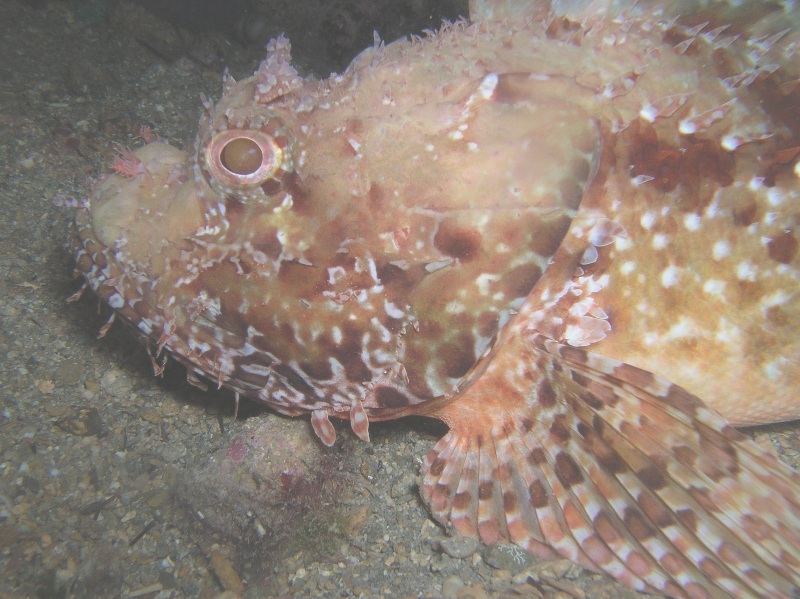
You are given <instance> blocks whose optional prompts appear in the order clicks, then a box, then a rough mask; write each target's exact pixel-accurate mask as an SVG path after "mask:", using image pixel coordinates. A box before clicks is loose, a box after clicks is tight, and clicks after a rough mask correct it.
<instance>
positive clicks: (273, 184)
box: [261, 177, 281, 196]
mask: <svg viewBox="0 0 800 599" xmlns="http://www.w3.org/2000/svg"><path fill="white" fill-rule="evenodd" d="M280 190H281V182H280V181H278V180H277V179H273V178H272V177H270V178H269V179H267V180H266V181H264V182H263V183H262V184H261V191H263V192H264V193H265V194H267V195H268V196H274V195H275V194H277V193H278V192H279V191H280Z"/></svg>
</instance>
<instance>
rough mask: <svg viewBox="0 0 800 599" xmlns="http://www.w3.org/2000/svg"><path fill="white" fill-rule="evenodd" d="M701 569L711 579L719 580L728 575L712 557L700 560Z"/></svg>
mask: <svg viewBox="0 0 800 599" xmlns="http://www.w3.org/2000/svg"><path fill="white" fill-rule="evenodd" d="M700 571H701V572H703V574H705V575H706V576H708V577H709V578H710V579H711V580H718V579H720V578H723V577H725V576H727V575H728V573H727V572H726V571H725V570H723V569H722V566H720V565H719V564H718V563H717V562H715V561H714V560H712V559H711V558H708V557H707V558H705V559H703V560H702V561H701V562H700Z"/></svg>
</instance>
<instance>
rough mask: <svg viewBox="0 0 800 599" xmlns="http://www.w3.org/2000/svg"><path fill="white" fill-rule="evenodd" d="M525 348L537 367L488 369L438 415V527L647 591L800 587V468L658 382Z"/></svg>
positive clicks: (542, 346)
mask: <svg viewBox="0 0 800 599" xmlns="http://www.w3.org/2000/svg"><path fill="white" fill-rule="evenodd" d="M520 346H522V350H517V351H516V357H515V359H516V360H517V361H520V360H523V361H524V364H525V366H524V368H516V369H513V368H510V367H509V365H510V364H511V362H509V364H507V365H506V367H503V365H502V364H499V365H498V366H497V367H495V368H489V369H487V371H486V372H485V373H484V375H483V376H482V377H481V378H480V379H479V380H478V381H476V383H475V384H473V386H472V387H470V388H469V389H467V390H466V391H465V392H464V393H463V395H461V396H459V397H458V398H457V399H456V400H454V401H453V402H452V403H450V404H448V405H447V406H445V407H444V408H442V409H441V410H440V411H439V413H437V414H436V415H437V416H438V417H440V418H441V419H443V420H444V421H445V422H447V423H448V424H449V425H450V432H449V433H448V434H447V435H446V436H445V437H444V438H442V439H441V440H440V441H439V442H438V443H437V444H436V446H435V447H434V448H433V449H432V450H431V451H430V453H429V454H428V456H427V457H426V460H425V477H424V484H423V489H422V492H423V496H424V498H425V500H426V502H427V503H428V505H429V506H430V509H431V511H432V513H433V515H434V517H436V518H437V519H438V520H439V521H441V522H443V523H446V524H452V526H453V527H454V528H455V529H456V530H457V531H458V532H460V533H461V534H465V535H471V536H479V537H480V538H481V539H482V540H483V541H484V542H488V543H492V542H495V541H497V540H500V539H508V540H511V541H513V542H514V543H517V544H519V545H521V546H522V547H525V548H526V549H528V550H529V551H531V552H533V553H535V554H537V555H541V556H545V557H547V556H551V555H553V554H558V555H561V556H563V557H566V558H569V559H571V560H573V561H575V562H577V563H579V564H581V565H583V566H585V567H588V568H591V569H594V570H599V571H604V572H606V573H608V574H610V575H611V576H613V577H614V578H616V579H618V580H620V581H622V582H623V583H625V584H627V585H628V586H630V587H632V588H634V589H637V590H641V591H651V592H660V593H664V594H667V595H669V596H675V597H684V596H691V597H708V596H711V597H730V596H734V597H791V596H793V595H792V593H797V592H798V585H800V504H799V503H798V501H800V499H799V498H800V477H798V475H797V473H795V472H793V471H792V470H791V469H790V468H788V467H787V466H785V465H784V464H782V463H780V462H779V461H778V460H777V459H776V458H775V457H774V456H773V455H772V454H770V453H769V452H767V451H765V450H763V449H761V448H760V447H759V446H757V445H756V444H755V443H754V442H752V441H751V440H749V439H748V438H746V437H745V436H744V435H743V434H741V433H740V432H738V431H737V430H735V429H734V428H732V427H731V426H729V425H728V424H727V423H726V422H725V420H724V419H722V418H721V417H720V416H719V415H717V414H716V413H715V412H713V411H711V410H710V409H708V408H707V407H705V406H704V405H703V404H702V402H700V400H699V399H697V398H696V397H694V396H693V395H691V394H689V393H688V392H686V391H685V390H684V389H682V388H680V387H677V386H675V385H673V384H671V383H669V382H668V381H666V380H664V379H661V378H659V377H657V376H655V375H653V374H651V373H649V372H646V371H643V370H640V369H638V368H635V367H632V366H630V365H627V364H624V363H621V362H617V361H614V360H610V359H607V358H604V357H602V356H598V355H595V354H592V353H590V352H586V351H584V350H580V349H577V348H574V347H570V346H567V345H562V344H559V343H556V342H555V341H552V340H550V339H546V338H544V337H542V336H540V335H532V336H531V337H530V339H528V340H527V341H526V342H524V343H521V344H520ZM520 353H521V354H522V355H520ZM500 359H501V360H502V357H500ZM794 596H796V595H794Z"/></svg>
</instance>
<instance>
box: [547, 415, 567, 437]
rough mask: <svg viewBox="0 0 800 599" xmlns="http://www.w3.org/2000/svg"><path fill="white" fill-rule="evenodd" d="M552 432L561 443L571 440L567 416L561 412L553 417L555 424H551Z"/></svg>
mask: <svg viewBox="0 0 800 599" xmlns="http://www.w3.org/2000/svg"><path fill="white" fill-rule="evenodd" d="M550 434H552V435H553V436H554V437H555V438H556V439H558V440H559V442H561V443H566V442H567V441H569V438H570V436H571V434H570V432H569V427H568V426H567V423H566V416H564V415H563V414H559V415H558V416H556V417H555V418H554V419H553V424H551V425H550Z"/></svg>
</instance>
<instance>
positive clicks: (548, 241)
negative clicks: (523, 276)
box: [529, 216, 572, 256]
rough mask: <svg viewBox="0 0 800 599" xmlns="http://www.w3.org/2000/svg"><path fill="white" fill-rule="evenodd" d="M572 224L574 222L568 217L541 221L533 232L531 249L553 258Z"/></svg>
mask: <svg viewBox="0 0 800 599" xmlns="http://www.w3.org/2000/svg"><path fill="white" fill-rule="evenodd" d="M571 222H572V220H571V219H570V218H569V217H568V216H560V217H558V218H556V219H554V220H549V221H541V222H540V224H539V226H538V227H537V228H536V229H535V230H533V231H532V232H531V241H530V244H529V247H530V248H531V249H532V250H533V251H534V252H536V253H537V254H539V255H540V256H552V255H553V254H555V253H556V250H557V249H558V247H559V246H560V245H561V241H562V240H563V239H564V235H566V233H567V229H569V225H570V223H571Z"/></svg>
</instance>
